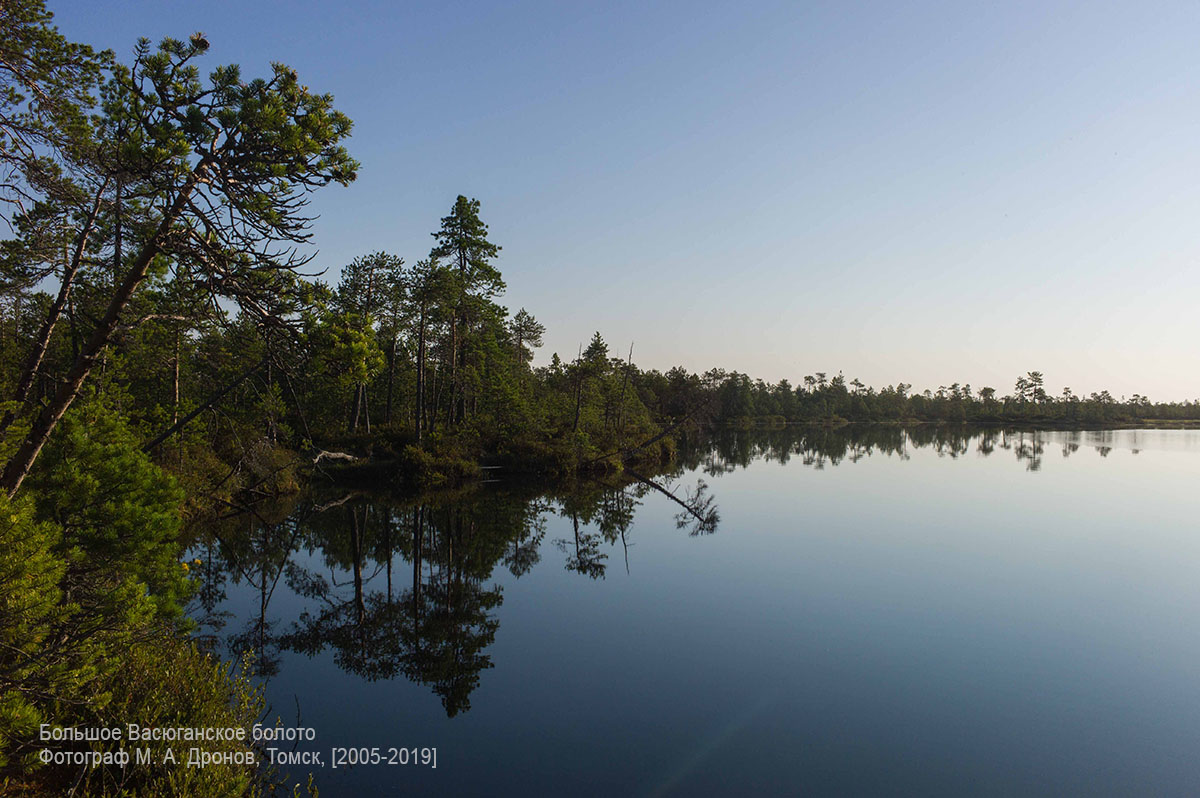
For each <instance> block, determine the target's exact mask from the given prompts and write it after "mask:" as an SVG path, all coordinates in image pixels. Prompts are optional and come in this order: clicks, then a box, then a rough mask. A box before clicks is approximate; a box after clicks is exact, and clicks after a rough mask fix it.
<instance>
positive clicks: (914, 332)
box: [48, 0, 1200, 399]
mask: <svg viewBox="0 0 1200 798" xmlns="http://www.w3.org/2000/svg"><path fill="white" fill-rule="evenodd" d="M48 6H49V7H50V8H51V10H53V11H54V12H55V13H56V15H57V17H56V23H57V24H58V26H59V28H60V29H61V30H62V31H63V32H64V33H65V34H67V35H68V36H70V37H71V38H74V39H77V40H80V41H86V42H88V43H91V44H94V45H97V46H103V47H111V48H113V49H114V50H115V51H117V53H118V54H119V55H121V56H123V57H125V58H126V60H128V58H127V56H128V54H129V53H130V51H131V49H132V47H133V44H134V42H135V40H136V39H137V38H138V37H139V36H146V37H149V38H151V39H152V40H157V39H159V38H161V37H163V36H168V35H170V36H175V37H176V38H183V37H186V36H187V35H189V34H190V33H192V32H194V31H197V30H200V31H203V32H204V33H206V34H207V36H208V38H209V41H210V42H211V43H212V50H211V52H210V54H209V55H208V56H206V62H207V65H210V66H215V65H217V64H219V63H230V62H233V63H240V64H241V65H242V67H243V70H244V74H246V75H247V76H257V75H260V74H264V73H265V72H266V70H267V66H268V64H269V62H270V61H282V62H284V63H287V64H289V65H291V66H292V67H294V68H296V70H297V71H298V72H299V74H300V77H301V82H302V83H305V84H307V85H309V86H310V87H312V88H313V89H314V90H318V91H328V92H331V93H333V94H334V96H335V98H336V105H337V107H338V108H339V109H340V110H342V111H344V112H345V113H347V114H348V115H349V116H350V117H351V118H352V119H353V120H354V123H355V126H354V135H353V138H352V139H351V141H350V149H351V151H352V153H353V154H354V155H355V157H357V158H358V159H359V160H360V161H361V162H362V170H361V173H360V177H359V179H358V181H357V182H356V183H355V184H353V185H352V186H351V187H349V188H345V189H343V188H338V187H331V188H328V189H325V190H323V191H322V192H320V193H319V195H318V197H317V198H316V200H315V202H314V205H313V207H314V209H315V210H316V211H317V212H318V213H320V215H321V219H320V220H319V221H318V222H317V224H316V226H315V229H314V233H315V235H314V241H315V243H316V245H317V247H318V248H319V250H320V254H319V255H318V257H317V261H316V263H317V264H318V265H320V266H322V267H327V268H329V270H330V275H331V276H332V277H333V278H336V271H337V269H338V267H339V266H340V265H341V264H343V263H345V262H346V261H348V260H350V259H351V258H353V257H354V256H356V255H360V254H366V253H368V252H372V251H376V250H381V249H382V250H386V251H389V252H392V253H395V254H398V255H401V256H403V257H404V258H406V259H407V260H408V261H409V262H413V261H415V260H417V259H418V258H420V257H423V256H424V255H426V254H427V253H428V251H429V248H430V246H431V244H432V238H430V235H429V234H430V232H431V231H433V230H434V229H436V228H437V226H438V220H439V219H440V217H442V216H444V215H445V214H446V213H447V212H448V211H449V209H450V206H451V204H452V203H453V201H454V198H455V196H456V195H458V194H460V193H461V194H466V195H468V196H470V197H475V198H477V199H479V200H480V202H481V203H482V208H481V211H482V217H483V219H484V221H485V222H487V223H488V224H489V226H490V229H491V238H492V240H493V241H494V242H495V243H497V244H499V245H501V246H502V247H503V252H502V253H501V256H502V257H501V261H500V264H499V265H500V268H501V270H502V272H503V274H504V277H505V279H506V280H507V282H508V292H507V293H506V295H505V297H504V298H503V301H504V302H505V304H507V305H508V306H509V307H510V309H511V310H513V311H514V312H515V311H516V309H517V308H519V307H522V306H523V307H525V308H527V309H528V310H529V311H530V312H531V313H533V314H534V315H535V316H536V317H537V318H538V319H539V320H541V321H542V322H543V323H544V324H545V325H546V326H547V328H548V334H547V336H546V344H547V346H546V347H545V349H544V350H543V353H542V356H541V357H539V361H543V362H544V361H545V360H546V359H548V358H549V355H550V353H551V352H552V351H558V352H559V353H560V354H563V355H564V356H573V355H574V354H575V351H576V349H577V347H578V345H579V343H580V342H585V343H586V341H587V339H588V338H589V337H590V336H591V334H592V332H593V331H596V330H599V331H600V333H601V334H602V335H603V336H604V337H605V339H606V340H607V341H609V343H610V345H611V347H612V349H613V350H614V351H619V352H621V353H622V354H623V353H624V352H625V351H626V350H627V349H628V346H629V343H630V341H631V340H632V341H634V342H636V343H635V350H634V359H635V361H637V362H638V363H639V364H640V365H641V366H643V367H645V368H660V369H666V368H669V367H670V366H672V365H682V366H685V367H687V368H690V369H693V370H704V369H707V368H709V367H712V366H721V367H724V368H728V369H737V370H739V371H744V372H748V373H750V374H751V375H753V376H756V377H762V378H764V379H767V380H769V381H775V380H778V379H780V378H785V377H786V378H788V379H789V380H791V381H792V383H793V384H795V383H797V382H799V381H800V380H801V379H802V377H803V376H804V375H805V374H812V373H814V372H817V371H825V372H829V373H830V374H834V373H836V372H837V371H839V370H842V371H844V372H845V374H846V377H847V379H849V378H851V377H855V376H857V377H859V378H860V379H862V380H863V381H864V382H866V383H868V384H873V385H876V386H882V385H884V384H888V383H894V382H897V381H905V382H910V383H914V384H915V385H916V387H917V388H918V389H923V388H926V387H931V388H934V389H936V388H937V387H938V386H939V385H943V384H949V383H951V382H955V381H957V382H965V383H970V384H972V385H973V386H975V387H976V388H978V387H981V386H984V385H992V386H994V387H996V388H999V389H1000V390H1001V392H1007V391H1010V390H1011V389H1012V385H1013V382H1014V380H1015V378H1016V377H1017V376H1018V375H1019V374H1021V373H1023V372H1025V371H1029V370H1040V371H1042V372H1044V373H1045V375H1046V381H1047V387H1048V388H1050V389H1051V390H1052V391H1054V392H1057V391H1058V390H1059V389H1061V387H1062V386H1064V385H1069V386H1071V387H1072V388H1073V389H1074V390H1075V391H1076V392H1077V393H1078V392H1085V393H1086V392H1091V391H1095V390H1100V389H1102V388H1107V389H1108V390H1110V391H1111V392H1112V393H1113V394H1114V395H1118V396H1119V395H1121V394H1127V395H1128V394H1132V393H1134V392H1140V393H1146V394H1149V395H1150V396H1151V397H1152V398H1155V399H1184V398H1196V397H1200V313H1198V312H1197V307H1198V302H1197V299H1198V294H1200V291H1198V290H1197V289H1200V270H1198V269H1197V260H1198V258H1200V179H1198V178H1200V50H1198V49H1197V42H1198V41H1200V5H1197V4H1195V3H1177V4H1174V3H1130V2H1120V3H1102V2H1080V3H1072V4H1057V3H1052V2H1044V1H1043V2H1033V3H1019V2H999V3H997V2H989V3H982V2H980V3H962V2H946V3H882V2H881V3H861V4H855V3H849V2H828V3H800V2H740V3H734V2H729V3H707V2H700V1H699V0H691V1H690V2H677V3H668V2H662V3H646V2H619V1H615V0H607V1H606V2H597V3H584V2H576V1H574V0H572V2H494V3H468V2H425V3H402V2H394V3H393V2H360V1H359V0H350V2H330V0H321V2H299V1H291V2H284V1H283V0H280V1H278V2H254V0H243V2H209V1H206V0H188V2H177V1H171V0H158V1H157V2H150V1H149V0H145V1H143V2H98V1H97V0H88V1H87V2H84V1H83V0H48Z"/></svg>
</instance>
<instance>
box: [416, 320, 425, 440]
mask: <svg viewBox="0 0 1200 798" xmlns="http://www.w3.org/2000/svg"><path fill="white" fill-rule="evenodd" d="M424 432H425V306H424V305H421V319H420V322H419V324H418V326H417V446H420V445H421V441H422V440H423V439H424Z"/></svg>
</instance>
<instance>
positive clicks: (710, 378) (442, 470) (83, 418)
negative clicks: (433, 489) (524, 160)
mask: <svg viewBox="0 0 1200 798" xmlns="http://www.w3.org/2000/svg"><path fill="white" fill-rule="evenodd" d="M208 46H209V45H208V42H207V40H206V39H205V38H204V36H203V35H201V34H196V35H193V36H191V37H190V38H188V39H186V40H175V39H165V40H163V41H162V42H161V43H159V44H158V45H157V46H153V45H151V44H150V43H149V42H148V41H142V42H139V43H138V44H137V45H136V48H135V49H134V51H133V53H132V56H131V58H130V59H129V60H128V63H126V62H125V61H122V60H121V59H118V58H116V57H115V56H114V55H113V54H112V53H110V52H97V51H95V50H94V49H92V48H90V47H88V46H87V45H84V44H77V43H73V42H70V41H67V40H66V39H65V38H64V37H62V36H61V35H60V34H59V33H58V32H57V31H56V29H55V28H54V27H53V25H52V20H51V17H50V14H49V13H48V12H47V11H46V10H45V8H44V5H43V3H42V1H41V0H7V1H6V2H5V3H4V4H3V5H2V6H0V214H2V216H3V219H2V222H3V230H4V232H3V234H2V235H3V240H2V241H0V785H3V789H4V790H5V791H11V792H13V793H14V794H19V793H20V792H21V791H26V792H29V793H32V794H57V793H59V792H61V791H64V790H67V789H71V788H72V787H74V788H75V789H76V790H78V791H80V792H89V793H91V794H134V793H138V792H146V791H148V792H149V793H150V794H155V793H157V792H162V793H166V792H170V793H171V794H176V795H189V794H191V795H219V794H244V793H246V792H247V791H252V790H259V789H267V788H268V787H269V785H264V783H263V782H261V781H259V782H255V780H254V779H253V778H252V777H253V776H254V775H255V774H253V773H251V772H249V771H247V769H245V768H237V767H232V766H230V767H226V768H211V769H206V770H204V771H203V772H201V773H199V775H196V774H193V775H192V776H188V775H181V773H180V771H177V770H174V769H170V768H158V769H155V768H149V769H146V768H143V769H128V770H124V771H121V770H108V769H104V768H99V769H87V768H83V769H75V770H70V771H69V772H68V771H64V769H62V768H48V767H40V766H39V763H38V760H37V756H36V753H37V751H38V750H40V749H41V748H43V747H44V745H45V744H44V743H41V742H39V741H38V730H39V728H40V726H41V725H42V724H51V725H54V726H64V727H65V726H77V727H98V726H110V725H120V724H121V723H126V722H137V723H140V724H143V725H175V726H206V725H212V726H221V725H244V724H245V723H246V722H248V720H249V719H257V714H258V713H259V712H260V711H261V705H260V703H259V701H258V698H257V696H256V695H255V693H254V691H253V689H252V688H251V687H250V686H249V685H248V684H247V683H246V682H245V681H244V680H239V679H238V678H237V676H236V673H234V672H233V671H231V670H230V669H229V668H228V667H226V666H223V665H221V664H220V663H219V662H216V661H215V660H212V659H211V658H210V657H208V656H207V655H205V654H204V653H202V652H200V651H199V650H197V648H196V647H195V645H193V644H192V643H191V642H189V641H188V638H187V635H186V632H187V626H188V624H187V620H186V618H185V616H184V612H183V609H182V608H183V607H184V604H185V602H186V601H187V599H188V597H189V595H190V593H191V590H192V584H191V581H190V580H189V575H188V570H189V567H188V563H187V562H185V561H182V560H181V556H182V554H181V552H182V548H181V544H180V540H179V537H180V527H181V519H182V518H183V517H184V515H185V514H186V513H189V512H199V511H200V510H202V509H203V508H207V507H212V506H213V505H220V504H231V503H237V502H239V501H244V500H245V499H246V497H247V496H263V495H271V494H279V493H284V492H288V491H294V490H297V489H298V488H299V487H300V485H301V484H302V482H303V480H304V479H305V475H306V473H307V472H308V469H311V468H312V467H313V465H314V464H317V465H320V466H322V467H324V466H325V465H326V464H349V466H350V467H360V468H361V467H364V465H365V466H366V467H369V468H371V469H373V471H372V473H373V474H374V475H375V476H376V477H379V478H383V479H386V480H387V481H389V482H391V483H395V484H396V485H398V486H410V487H411V486H429V485H437V484H443V483H452V482H456V481H461V480H463V479H469V478H470V477H472V476H473V475H474V474H475V473H476V472H477V470H478V468H479V464H480V463H481V462H489V463H491V464H499V465H502V466H504V467H506V468H508V469H511V470H526V471H534V472H538V473H542V474H553V475H564V474H576V473H579V472H585V471H606V470H608V471H611V470H620V469H621V468H623V467H624V465H625V464H628V463H631V462H636V461H639V460H651V461H656V460H662V459H664V458H670V456H671V454H672V445H673V444H672V439H671V435H670V433H671V432H672V431H674V430H675V429H677V428H678V427H679V426H680V425H682V424H684V423H701V422H707V423H722V422H733V423H759V422H761V421H763V420H770V421H775V422H822V423H830V422H839V421H894V422H900V421H914V420H922V421H956V422H957V421H992V422H1018V421H1020V422H1029V421H1035V422H1042V423H1058V424H1062V423H1070V424H1095V423H1118V422H1125V423H1130V422H1138V421H1144V420H1146V419H1158V420H1170V419H1176V420H1178V419H1196V418H1200V405H1198V404H1197V403H1195V402H1189V403H1182V404H1178V403H1177V404H1154V403H1151V402H1150V401H1149V400H1148V399H1146V398H1144V397H1141V396H1134V397H1133V398H1132V399H1129V400H1124V399H1122V400H1120V401H1118V400H1116V399H1115V398H1114V397H1112V396H1110V395H1109V394H1108V392H1100V393H1092V394H1089V395H1087V396H1084V395H1076V394H1074V393H1072V392H1070V391H1069V390H1068V391H1066V392H1064V393H1063V394H1062V395H1061V396H1055V397H1051V396H1048V395H1047V394H1046V392H1045V390H1044V388H1043V378H1042V375H1041V374H1040V373H1038V372H1030V373H1029V374H1027V375H1025V376H1023V377H1022V378H1021V379H1019V380H1018V381H1017V384H1016V386H1015V388H1014V390H1013V391H1012V392H1010V393H1006V394H1003V395H1002V394H1001V393H1000V392H999V391H998V390H996V389H994V388H991V387H983V388H979V389H973V388H972V387H971V386H970V385H965V384H962V385H960V384H957V383H956V384H953V385H950V386H948V387H942V388H939V389H937V390H936V391H925V392H923V393H917V392H913V390H912V387H911V386H909V385H907V384H899V385H895V386H888V387H886V388H883V389H882V390H875V389H873V388H869V387H867V386H865V385H863V384H862V383H860V382H859V381H858V380H855V379H852V380H850V381H847V380H846V379H845V378H844V377H843V376H842V375H840V374H838V375H836V376H832V377H830V376H828V375H826V374H821V373H818V374H815V375H813V376H806V377H803V378H802V380H801V381H799V382H798V383H797V384H796V385H794V386H793V385H792V384H790V383H788V382H787V381H781V382H779V383H777V384H766V383H764V382H762V381H761V380H758V381H755V380H752V379H751V378H750V377H748V376H747V375H744V374H740V373H736V372H725V371H722V370H712V371H709V372H706V373H703V374H696V373H691V372H688V371H686V370H684V369H682V368H675V369H671V370H670V371H667V372H665V373H664V372H660V371H656V370H644V369H641V368H638V367H637V366H636V365H635V364H634V363H633V360H632V356H633V351H632V348H630V349H628V350H626V349H625V345H624V343H622V345H621V347H622V348H621V350H620V351H616V350H615V349H613V348H610V345H609V343H608V342H606V341H605V340H604V338H602V337H601V335H600V334H599V333H596V335H595V336H593V337H592V339H591V340H590V341H587V342H581V344H580V346H579V348H578V350H577V351H576V352H575V353H573V355H572V354H571V353H568V354H567V356H566V357H560V356H559V355H557V354H555V355H553V356H552V357H550V358H549V360H548V362H546V363H545V365H540V366H535V365H534V360H535V351H536V350H537V349H538V348H539V347H540V346H541V345H542V338H543V335H544V332H545V329H544V327H543V326H542V325H541V324H540V323H539V322H538V321H537V319H536V318H535V317H534V315H533V314H531V313H530V312H529V311H527V310H525V309H524V308H521V309H519V310H517V311H515V312H513V311H512V310H511V309H510V308H509V307H506V306H505V305H503V304H501V301H502V299H503V298H504V290H505V284H504V279H503V276H502V274H501V272H500V269H499V263H500V252H501V248H500V246H499V245H498V244H497V243H495V242H493V241H492V240H491V239H490V238H489V232H488V228H487V225H486V224H485V223H484V221H483V209H482V208H481V207H480V203H479V202H478V201H476V200H474V199H470V198H468V197H466V196H459V197H457V199H455V200H454V201H453V203H452V204H451V205H450V207H449V208H448V212H447V215H446V216H445V217H444V218H442V219H441V220H440V222H438V221H437V220H430V222H431V224H430V228H431V229H430V232H431V234H432V235H431V244H432V246H431V248H430V250H429V252H428V253H419V256H418V257H417V258H416V259H415V260H412V261H408V260H405V259H404V258H402V257H400V256H399V255H396V254H391V253H387V252H381V251H380V252H369V253H364V254H363V255H362V256H361V257H359V258H356V259H354V260H353V261H351V262H350V263H345V264H311V266H312V268H306V266H309V264H308V255H307V254H306V249H305V245H306V243H307V241H308V238H309V236H310V233H311V224H312V222H313V219H312V218H310V217H309V216H308V215H307V213H306V206H307V200H308V197H309V195H310V193H311V192H313V191H316V190H326V191H333V190H337V186H344V185H347V184H349V183H351V182H352V181H353V180H354V178H355V175H356V172H357V169H358V164H357V163H356V162H355V161H354V159H353V158H352V157H351V155H350V153H349V152H348V151H347V149H346V147H345V146H344V145H345V142H346V140H347V138H348V137H349V134H350V131H351V121H350V120H349V119H348V118H346V117H345V116H344V115H343V114H341V113H340V112H338V111H337V110H336V108H335V107H334V103H333V98H332V97H331V96H330V95H328V94H321V93H317V92H314V91H312V90H310V89H309V88H308V87H307V86H306V85H304V83H303V82H302V80H301V79H300V77H299V76H298V75H297V74H296V73H295V72H294V71H293V70H291V69H290V68H288V67H286V66H284V65H280V64H276V65H274V66H273V67H272V69H271V71H270V72H269V74H266V75H263V76H248V75H243V74H242V73H241V71H240V70H239V69H238V67H236V66H215V65H208V66H204V67H202V64H203V63H204V59H205V54H206V51H207V50H208ZM331 184H332V186H333V187H330V186H331ZM331 265H332V266H334V267H337V268H335V269H334V270H333V273H336V274H337V275H338V277H337V282H336V283H329V282H326V281H324V280H323V278H321V277H313V276H312V273H313V272H314V271H316V270H317V269H318V268H319V267H326V266H331ZM518 268H519V265H518ZM343 467H346V466H343ZM68 747H69V746H68Z"/></svg>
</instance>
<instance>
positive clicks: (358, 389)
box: [350, 384, 362, 432]
mask: <svg viewBox="0 0 1200 798" xmlns="http://www.w3.org/2000/svg"><path fill="white" fill-rule="evenodd" d="M361 407H362V385H361V384H358V385H355V386H354V398H353V399H351V400H350V431H351V432H358V412H359V409H360V408H361Z"/></svg>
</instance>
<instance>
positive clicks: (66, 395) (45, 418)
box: [0, 161, 208, 498]
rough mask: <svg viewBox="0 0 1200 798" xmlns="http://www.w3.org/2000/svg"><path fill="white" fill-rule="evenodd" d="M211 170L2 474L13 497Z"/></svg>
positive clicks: (187, 187)
mask: <svg viewBox="0 0 1200 798" xmlns="http://www.w3.org/2000/svg"><path fill="white" fill-rule="evenodd" d="M207 169H208V164H207V162H206V161H201V162H200V164H199V165H197V167H196V169H195V170H193V171H192V174H191V175H190V176H189V177H188V180H187V182H186V183H184V185H183V186H182V187H181V188H180V190H179V194H178V196H176V197H175V202H173V203H172V204H171V207H170V208H168V209H167V211H166V213H165V214H164V215H163V219H162V221H161V222H159V225H158V227H157V228H156V229H155V231H154V233H153V234H151V236H150V238H149V240H148V241H147V242H146V244H145V245H144V246H143V247H142V250H141V252H139V253H138V256H137V257H136V258H135V259H134V261H133V264H132V265H131V266H130V268H129V272H128V273H127V274H126V275H125V279H124V280H123V281H122V282H121V284H120V285H119V286H118V287H117V290H116V293H114V294H113V297H112V299H111V300H109V303H108V308H107V309H106V310H105V311H104V315H103V316H102V317H101V318H100V321H99V322H98V323H97V324H96V328H95V329H94V330H93V331H92V334H91V336H90V337H89V338H88V341H87V343H86V344H85V345H84V347H83V351H81V352H80V353H79V357H77V358H75V362H74V363H73V364H72V365H71V368H70V370H69V371H68V372H67V376H66V379H65V380H64V381H63V383H62V384H61V385H60V386H59V388H58V390H57V391H56V392H55V394H54V398H53V399H52V400H51V402H50V404H48V405H47V406H46V407H45V408H43V410H42V412H41V413H39V414H38V417H37V419H36V420H35V421H34V423H33V426H32V427H31V428H30V430H29V434H28V435H26V436H25V440H24V441H23V442H22V443H21V446H20V448H19V449H17V452H16V454H14V455H13V456H12V457H11V458H10V459H9V461H8V463H7V464H6V465H5V467H4V472H3V474H2V475H0V489H3V490H5V491H6V492H7V493H8V495H9V498H11V497H13V496H15V495H16V493H17V490H18V489H19V488H20V487H21V483H22V482H24V481H25V477H26V476H28V475H29V469H30V468H31V467H32V466H33V462H34V460H36V459H37V456H38V454H39V453H40V452H41V451H42V447H43V446H45V445H46V441H48V440H49V439H50V434H51V433H52V432H54V428H55V427H56V426H58V422H59V421H60V420H61V419H62V417H63V414H64V413H66V412H67V410H68V409H69V408H70V407H71V404H72V403H73V402H74V401H75V397H77V396H78V395H79V390H80V389H81V388H82V387H83V383H84V380H86V379H87V378H88V375H89V374H91V373H92V369H93V368H95V366H96V362H97V361H98V360H99V359H100V356H101V355H102V354H103V353H104V350H105V348H106V347H107V346H108V339H109V338H110V337H111V336H112V332H113V330H114V329H116V326H117V321H118V320H119V319H120V318H121V313H122V311H124V310H125V306H126V305H128V304H129V300H130V299H131V298H132V297H133V294H134V292H135V291H137V288H138V286H139V285H141V283H142V280H144V279H145V278H146V271H147V269H149V268H150V262H151V261H152V260H154V256H155V255H157V254H159V251H160V247H161V246H162V242H163V239H165V238H166V237H167V234H168V233H169V232H170V231H171V228H172V227H173V226H174V224H175V220H176V219H178V218H179V215H180V214H181V213H183V209H184V207H185V206H186V204H187V201H188V197H189V196H190V195H191V193H192V191H194V190H195V188H196V184H197V183H198V182H199V181H200V179H201V177H202V176H203V174H204V172H206V171H207Z"/></svg>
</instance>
